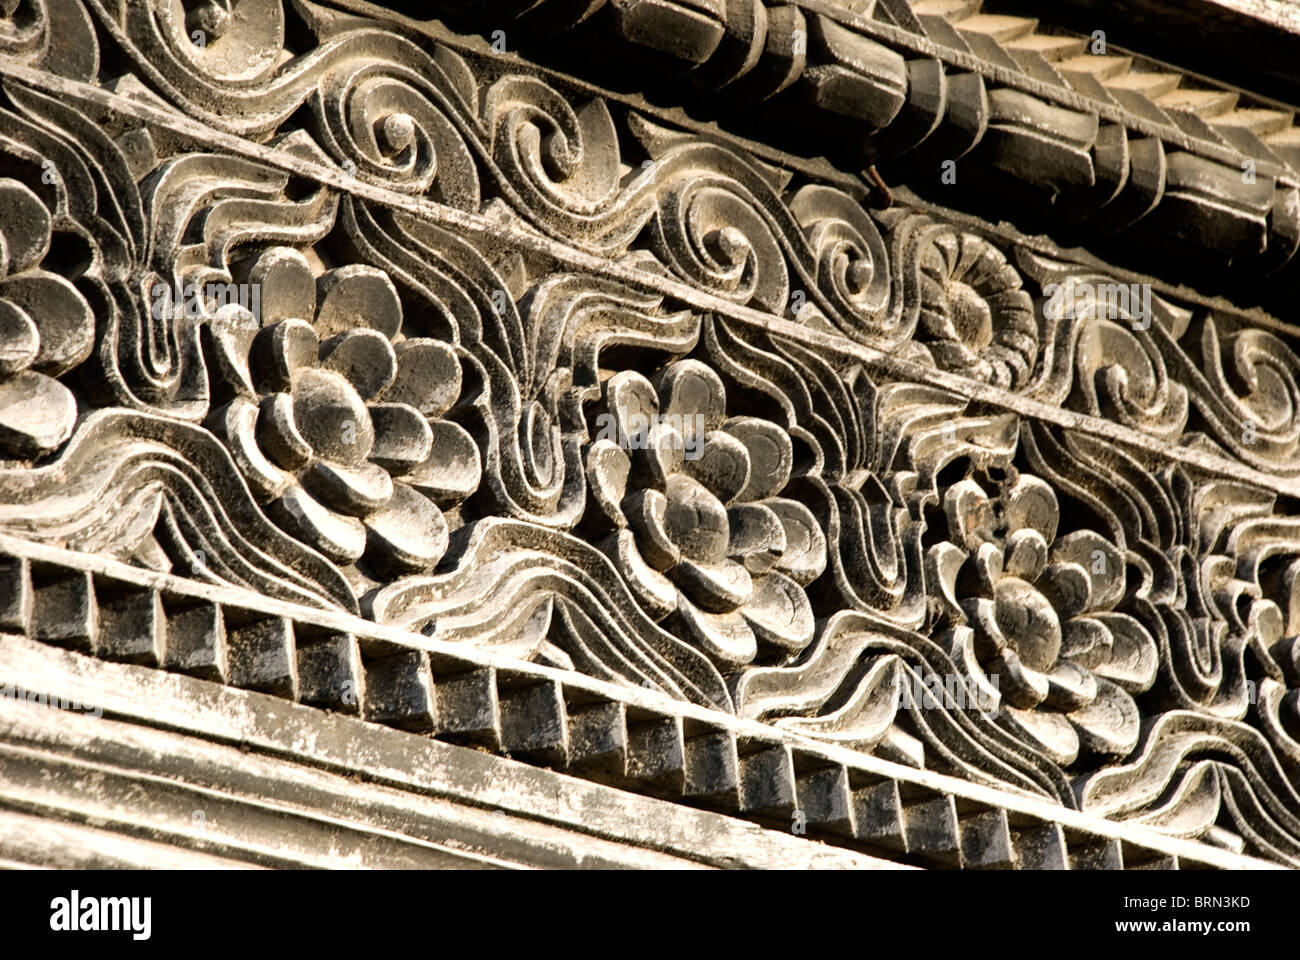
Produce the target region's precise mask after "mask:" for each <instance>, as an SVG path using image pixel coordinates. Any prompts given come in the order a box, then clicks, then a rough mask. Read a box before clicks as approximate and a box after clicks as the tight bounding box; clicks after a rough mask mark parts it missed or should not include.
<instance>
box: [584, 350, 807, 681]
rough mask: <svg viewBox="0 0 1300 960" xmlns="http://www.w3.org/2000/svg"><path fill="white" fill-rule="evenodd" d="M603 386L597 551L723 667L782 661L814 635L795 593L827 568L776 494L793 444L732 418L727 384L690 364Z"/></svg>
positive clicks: (657, 613) (763, 425) (591, 478)
mask: <svg viewBox="0 0 1300 960" xmlns="http://www.w3.org/2000/svg"><path fill="white" fill-rule="evenodd" d="M656 379H657V382H658V386H657V388H656V385H655V384H654V383H652V382H651V381H650V380H647V379H646V378H645V377H644V376H642V375H641V374H639V373H637V372H635V371H631V370H628V371H623V372H621V373H617V374H615V375H614V376H613V377H611V378H610V379H609V380H608V381H607V382H606V384H605V398H606V400H605V403H606V412H605V413H604V414H602V416H603V417H604V418H605V422H606V424H608V425H612V426H613V427H614V429H615V430H616V431H617V434H616V435H617V437H618V441H617V442H616V441H614V440H611V439H607V438H600V439H597V440H596V442H595V443H593V444H592V445H591V446H590V447H589V448H588V450H587V456H586V459H587V474H588V482H589V484H590V488H591V497H592V501H593V508H594V509H593V513H594V514H595V517H594V524H595V525H597V526H603V527H606V528H610V529H612V533H611V534H610V537H609V539H608V540H606V541H605V542H604V544H603V548H604V550H605V551H606V553H608V554H609V555H610V558H611V559H612V560H613V561H614V563H615V566H616V567H617V568H618V570H619V572H620V573H621V574H622V575H623V578H624V579H625V580H627V582H628V584H629V586H630V587H631V588H632V590H633V591H634V592H635V593H636V595H637V598H638V599H639V600H640V601H641V603H642V605H643V606H644V607H645V608H646V609H647V611H648V612H650V613H651V614H652V616H654V618H655V619H661V618H663V617H665V616H668V615H670V614H671V615H673V617H674V619H673V626H674V627H676V629H675V630H674V631H673V632H674V633H677V634H679V635H681V636H683V637H685V638H688V639H689V640H691V641H692V642H693V643H694V644H695V645H696V646H697V647H699V648H700V649H701V650H703V651H704V652H705V653H706V654H707V655H708V656H709V657H710V658H711V659H712V660H713V661H714V662H715V663H717V664H719V665H720V666H721V667H723V668H724V669H727V668H733V667H736V666H741V665H744V664H747V663H749V662H750V661H752V660H754V659H755V657H756V656H757V655H758V652H759V648H760V645H761V646H762V647H763V648H764V649H765V650H767V651H774V652H776V653H777V655H778V656H780V657H781V658H782V659H787V658H789V657H792V656H794V655H797V654H798V653H799V651H800V650H802V649H803V648H804V647H805V646H807V644H808V641H810V640H811V639H812V635H813V628H814V623H813V613H812V607H811V605H810V604H809V602H808V598H807V596H806V595H805V594H804V591H803V588H804V586H806V585H807V584H808V583H810V582H811V581H813V580H815V579H817V577H818V576H819V575H820V574H821V572H822V570H823V569H824V568H825V566H826V556H825V555H826V546H825V535H824V534H823V533H822V530H821V528H820V526H819V525H818V524H817V520H816V518H814V517H813V515H812V513H811V512H810V511H809V510H808V508H807V507H805V506H804V505H803V504H801V503H799V502H797V501H795V500H790V499H786V498H783V497H782V496H780V494H781V492H782V491H783V490H784V489H785V487H786V484H787V483H788V482H789V479H790V470H791V467H792V465H793V463H792V461H793V447H792V444H791V441H790V437H789V435H788V434H787V433H786V432H785V431H784V430H782V429H781V428H780V427H778V426H777V425H776V424H774V423H771V422H769V421H766V420H760V419H758V418H756V417H727V395H726V389H725V388H724V387H723V385H722V381H721V380H720V379H719V378H718V375H717V374H716V373H714V372H713V371H712V370H710V369H709V368H708V367H706V366H705V365H704V364H702V363H699V362H698V361H692V360H680V361H677V362H676V363H673V364H671V365H669V366H667V367H665V368H664V369H663V370H662V371H660V372H659V374H658V375H657V378H656Z"/></svg>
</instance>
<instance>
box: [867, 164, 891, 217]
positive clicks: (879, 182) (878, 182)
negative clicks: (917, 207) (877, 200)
mask: <svg viewBox="0 0 1300 960" xmlns="http://www.w3.org/2000/svg"><path fill="white" fill-rule="evenodd" d="M865 175H866V178H867V182H869V183H870V184H871V185H872V186H873V187H875V188H876V190H877V191H878V192H879V193H880V196H881V198H882V199H883V201H884V202H883V203H881V204H878V207H879V209H881V210H888V209H889V208H890V207H892V206H893V205H894V194H893V191H891V190H890V189H889V184H887V183H885V180H884V178H883V177H882V176H881V175H880V171H879V170H877V169H876V165H875V164H874V163H873V164H872V165H871V166H869V167H867V169H866V171H865Z"/></svg>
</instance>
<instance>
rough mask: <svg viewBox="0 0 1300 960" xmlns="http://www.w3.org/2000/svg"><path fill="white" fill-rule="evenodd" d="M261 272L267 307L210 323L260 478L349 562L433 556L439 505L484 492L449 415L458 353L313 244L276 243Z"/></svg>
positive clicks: (231, 430) (230, 421)
mask: <svg viewBox="0 0 1300 960" xmlns="http://www.w3.org/2000/svg"><path fill="white" fill-rule="evenodd" d="M249 275H250V277H251V278H252V282H254V283H257V284H259V287H260V290H261V304H260V306H261V316H260V317H254V316H253V314H252V313H251V312H250V311H249V310H248V309H247V308H245V307H243V306H241V305H238V304H235V305H230V306H226V307H223V308H222V309H221V310H220V311H219V312H218V313H217V315H216V316H215V317H214V318H213V321H212V323H211V330H212V347H213V354H214V360H215V363H214V367H215V368H216V369H218V370H219V371H220V372H221V374H222V375H223V377H224V378H225V380H226V383H227V386H228V387H229V389H231V390H232V391H233V392H234V394H235V396H234V398H233V399H231V400H230V401H229V402H228V403H227V404H225V405H224V406H222V407H221V408H219V409H218V410H217V411H215V412H214V413H213V415H212V419H213V421H214V424H215V426H216V429H217V430H218V432H220V433H221V434H222V435H223V436H225V438H226V439H227V442H228V443H229V444H230V447H231V450H232V452H233V453H234V455H235V460H236V462H237V463H238V464H239V466H240V468H241V470H242V471H243V473H244V476H245V478H246V479H247V481H248V482H249V485H250V486H251V487H252V489H253V490H254V491H255V492H256V493H257V494H258V496H259V497H260V498H261V499H262V500H263V501H264V502H266V503H267V505H268V506H267V509H268V511H269V513H270V514H271V516H272V517H274V518H275V520H276V521H277V522H278V523H279V524H280V525H281V526H283V527H284V528H285V529H286V530H288V531H289V532H291V533H293V534H294V535H296V536H298V537H300V538H301V539H302V540H304V541H305V542H306V543H308V544H310V545H311V546H313V547H315V548H316V549H318V550H320V552H321V553H323V554H325V555H326V556H327V557H329V558H331V559H333V560H335V561H336V562H338V563H344V564H347V563H352V562H354V561H356V560H358V559H360V558H361V557H362V556H363V555H365V556H367V558H368V559H369V560H370V562H371V563H373V564H378V565H379V568H380V569H381V570H387V571H402V570H405V571H415V570H423V569H427V568H430V567H432V566H433V565H434V564H436V563H437V562H438V560H439V559H441V557H442V555H443V553H444V552H445V551H446V549H447V523H446V521H445V519H444V518H443V514H442V511H441V510H440V509H439V504H442V505H444V506H448V505H453V504H455V503H456V502H458V501H459V500H461V499H463V498H464V497H466V496H468V495H469V494H470V493H472V492H473V491H474V489H475V487H476V486H477V485H478V479H479V473H480V468H479V461H478V450H477V448H476V447H475V446H474V444H473V441H472V440H471V439H470V437H469V435H468V434H467V433H465V431H464V429H463V428H461V427H459V426H457V425H456V424H454V423H451V422H450V421H447V420H444V419H442V418H441V417H440V414H442V413H443V412H445V411H446V410H447V408H448V407H450V406H451V405H452V403H454V402H455V400H456V398H457V396H458V395H459V392H460V364H459V360H458V359H457V357H456V355H455V353H454V352H453V351H452V349H451V348H450V347H449V346H448V345H447V344H445V343H442V342H441V341H437V340H432V339H429V338H423V337H414V338H403V337H400V336H399V335H400V331H401V328H402V305H401V302H400V300H399V299H398V296H397V292H396V290H395V289H394V287H393V284H392V282H391V281H390V280H389V279H388V277H387V276H385V275H384V274H383V273H382V272H381V271H379V270H376V269H374V268H371V267H365V266H351V267H340V268H336V269H334V270H330V271H327V272H325V273H324V274H322V275H321V276H320V277H319V279H318V278H317V277H316V276H314V275H313V272H312V269H311V267H310V265H309V264H308V262H307V259H306V258H305V257H304V256H303V255H302V254H301V253H299V252H298V251H296V250H293V249H291V248H285V247H273V248H271V249H269V250H267V251H265V252H264V253H262V254H261V255H260V256H259V257H258V259H257V260H256V262H255V263H254V264H253V266H252V269H251V271H250V274H249ZM259 324H260V325H259ZM395 338H396V339H397V341H398V342H396V343H394V339H395Z"/></svg>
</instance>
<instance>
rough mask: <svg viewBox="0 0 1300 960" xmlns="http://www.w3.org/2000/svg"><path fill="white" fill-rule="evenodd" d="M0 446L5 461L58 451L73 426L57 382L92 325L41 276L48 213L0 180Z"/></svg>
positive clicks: (69, 295)
mask: <svg viewBox="0 0 1300 960" xmlns="http://www.w3.org/2000/svg"><path fill="white" fill-rule="evenodd" d="M0 208H2V209H3V210H4V212H3V214H0V217H3V220H4V223H3V226H0V230H2V231H3V233H0V236H2V237H3V239H2V240H0V250H3V252H4V263H3V265H2V266H0V377H3V378H4V379H3V380H0V446H2V447H3V449H4V451H5V452H6V453H8V454H10V455H17V456H39V455H41V454H43V453H48V452H49V451H51V450H54V449H57V448H58V447H59V446H60V445H62V444H63V443H64V442H65V441H66V440H67V439H68V437H69V436H71V435H72V428H73V426H74V425H75V423H76V418H77V402H76V398H75V397H74V396H73V395H72V392H71V391H70V390H68V388H67V387H65V386H64V385H63V384H61V383H59V381H58V380H57V379H55V378H56V377H58V375H59V374H61V373H65V372H67V371H68V370H70V369H72V368H73V367H75V366H76V365H77V364H79V363H81V362H82V361H83V360H85V359H86V357H87V356H88V355H89V353H90V351H91V348H92V347H93V346H94V342H95V341H94V337H95V318H94V315H93V314H92V312H91V309H90V304H88V303H87V302H86V299H85V297H83V296H82V295H81V294H80V293H78V292H77V288H76V287H74V286H73V285H72V284H71V283H69V282H68V281H67V280H66V279H64V278H63V277H62V276H60V275H59V274H57V273H52V272H50V271H47V270H43V269H41V266H40V264H41V261H42V260H43V259H45V257H46V256H47V255H48V254H49V252H50V237H51V227H52V224H51V218H50V212H49V210H47V209H46V207H45V205H44V204H43V203H41V201H40V198H39V197H37V196H36V194H34V193H32V191H31V190H29V189H27V187H25V186H24V185H23V184H22V183H20V182H19V181H17V180H13V179H9V178H6V179H4V180H0Z"/></svg>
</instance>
